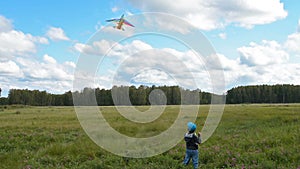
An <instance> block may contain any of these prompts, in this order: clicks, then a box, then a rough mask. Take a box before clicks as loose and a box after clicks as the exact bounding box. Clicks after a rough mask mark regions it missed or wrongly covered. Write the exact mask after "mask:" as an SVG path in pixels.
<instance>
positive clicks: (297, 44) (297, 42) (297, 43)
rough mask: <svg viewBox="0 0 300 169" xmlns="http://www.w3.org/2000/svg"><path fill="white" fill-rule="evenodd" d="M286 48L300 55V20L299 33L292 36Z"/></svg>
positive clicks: (299, 22)
mask: <svg viewBox="0 0 300 169" xmlns="http://www.w3.org/2000/svg"><path fill="white" fill-rule="evenodd" d="M284 46H285V47H286V48H287V49H288V50H289V51H291V52H295V53H297V55H300V20H298V27H297V32H295V33H293V34H290V35H289V36H288V38H287V40H286V42H285V44H284Z"/></svg>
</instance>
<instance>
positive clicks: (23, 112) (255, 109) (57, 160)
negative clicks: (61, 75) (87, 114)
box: [0, 104, 300, 169]
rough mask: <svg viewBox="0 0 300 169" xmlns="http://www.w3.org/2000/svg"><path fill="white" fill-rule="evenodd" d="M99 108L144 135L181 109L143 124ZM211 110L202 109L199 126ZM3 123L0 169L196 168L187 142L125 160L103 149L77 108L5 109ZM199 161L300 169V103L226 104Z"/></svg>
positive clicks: (0, 126) (225, 165)
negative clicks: (187, 159)
mask: <svg viewBox="0 0 300 169" xmlns="http://www.w3.org/2000/svg"><path fill="white" fill-rule="evenodd" d="M147 108H148V107H139V109H147ZM101 109H102V111H103V112H104V116H105V118H106V119H107V120H108V121H109V122H110V123H111V125H112V126H113V127H114V128H115V129H116V130H118V131H119V132H121V133H124V134H126V135H129V136H133V137H145V136H152V135H155V134H158V133H159V132H161V131H162V130H165V129H166V128H168V125H169V124H171V123H172V120H173V119H174V118H175V116H176V115H177V111H178V106H168V107H167V109H166V112H165V113H164V114H163V115H162V117H161V118H160V119H159V120H157V121H156V122H155V123H149V124H147V125H143V126H141V125H140V126H139V125H137V124H132V123H130V122H129V121H128V120H126V119H124V118H122V117H121V116H120V115H119V114H118V113H117V111H116V109H115V108H113V107H101ZM208 109H209V107H208V106H201V107H200V112H201V113H200V115H199V117H198V118H197V124H198V126H200V127H201V125H203V124H204V119H205V117H206V114H207V112H208ZM0 121H1V123H0V168H1V169H2V168H3V169H5V168H13V169H17V168H28V169H29V168H99V169H101V168H103V169H117V168H128V169H147V168H148V169H168V168H192V165H191V164H190V165H189V166H188V167H183V166H182V165H181V162H182V159H183V156H184V152H185V147H184V146H185V144H184V141H182V142H180V143H179V144H178V145H177V146H175V147H174V148H173V149H171V150H169V151H168V152H165V153H163V154H161V155H158V156H155V157H151V158H145V159H131V158H122V157H119V156H116V155H113V154H111V153H109V152H107V151H105V150H103V149H101V148H99V147H98V146H97V145H96V144H94V143H93V142H92V141H91V140H90V139H89V137H88V136H87V135H86V134H85V133H84V131H83V129H82V128H81V126H80V124H79V122H78V120H77V117H76V113H75V111H74V109H73V107H26V106H2V107H0ZM166 121H167V122H166ZM124 125H126V126H127V127H124ZM141 133H146V135H141ZM183 134H184V133H183ZM199 162H200V167H199V168H270V169H271V168H272V169H273V168H289V169H290V168H291V169H293V168H294V169H297V168H300V105H299V104H289V105H226V107H225V111H224V114H223V117H222V120H221V122H220V124H219V126H218V128H217V130H216V131H215V133H214V134H213V136H212V137H211V138H210V139H209V140H208V141H206V142H205V143H204V144H202V145H201V146H200V159H199Z"/></svg>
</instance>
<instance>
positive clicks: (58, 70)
mask: <svg viewBox="0 0 300 169" xmlns="http://www.w3.org/2000/svg"><path fill="white" fill-rule="evenodd" d="M299 7H300V1H296V0H284V1H283V0H282V1H279V0H264V1H259V0H228V1H226V3H225V1H221V0H211V1H204V0H190V1H188V3H187V1H185V0H177V1H174V0H172V1H171V0H165V1H160V0H152V1H140V0H90V1H87V2H83V1H79V2H74V1H70V0H63V1H57V0H51V1H38V0H27V1H19V0H10V1H0V88H1V89H2V93H1V96H4V97H5V96H7V95H8V92H9V89H30V90H34V89H37V90H46V91H47V92H50V93H64V92H66V91H69V90H73V86H74V78H76V77H74V73H76V72H80V71H78V70H80V64H81V63H80V62H82V60H83V61H84V60H85V59H86V60H89V61H93V60H90V58H92V56H90V55H96V56H98V58H99V59H98V60H97V61H101V62H97V63H95V65H96V66H97V70H94V72H91V75H93V77H87V76H85V80H86V79H90V80H87V81H89V82H93V83H86V84H85V85H90V86H88V87H100V88H111V87H112V86H113V85H140V84H145V85H152V84H154V85H163V84H166V85H178V84H179V85H180V86H183V87H185V88H191V89H193V88H199V89H201V90H205V91H212V90H213V89H212V88H213V86H214V83H215V82H216V81H218V79H222V77H219V76H213V75H214V74H213V73H211V72H216V71H218V72H219V71H220V66H211V65H210V63H211V61H213V62H218V63H219V62H220V64H221V68H222V73H223V75H224V89H225V90H224V91H226V90H228V89H231V88H232V87H236V86H241V85H260V84H271V85H272V84H294V85H299V84H300V45H299V44H300V12H299ZM147 12H159V13H158V14H154V13H150V14H149V13H147ZM164 13H165V14H164ZM122 14H125V17H126V19H127V20H128V21H130V22H131V23H132V24H134V25H135V27H134V28H131V27H127V26H124V28H125V31H121V30H116V29H114V28H113V24H112V23H107V22H106V20H107V19H111V18H118V17H120V16H121V15H122ZM166 14H168V15H169V16H168V15H166ZM176 17H178V18H176ZM146 31H152V32H154V33H152V34H151V33H143V32H146ZM195 32H197V33H196V34H195V35H197V36H194V38H191V39H186V40H188V41H189V42H191V43H193V44H196V43H199V46H201V45H202V42H207V41H208V42H209V43H210V44H211V46H213V47H214V51H215V54H214V56H197V53H196V54H195V53H193V51H194V49H193V48H190V47H188V46H186V45H184V43H182V39H185V38H186V37H188V35H189V34H194V33H195ZM138 33H140V34H138ZM141 33H142V34H141ZM159 33H162V34H159ZM169 35H170V36H169ZM201 35H203V36H204V38H203V37H202V36H201ZM122 37H123V40H122V41H118V39H121V38H122ZM200 37H201V38H200ZM192 46H193V45H192ZM198 54H199V53H198ZM204 55H205V54H204ZM199 58H200V59H199ZM201 58H202V59H204V61H203V60H202V61H201ZM206 59H207V60H206ZM213 65H215V64H213ZM81 73H82V72H81ZM78 74H80V73H78ZM212 79H214V80H212ZM79 88H80V86H79ZM74 89H75V88H74Z"/></svg>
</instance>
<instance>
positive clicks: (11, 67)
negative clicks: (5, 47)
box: [0, 60, 23, 77]
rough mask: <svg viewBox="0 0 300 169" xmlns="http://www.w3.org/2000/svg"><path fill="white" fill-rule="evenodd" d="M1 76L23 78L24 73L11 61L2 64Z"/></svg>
mask: <svg viewBox="0 0 300 169" xmlns="http://www.w3.org/2000/svg"><path fill="white" fill-rule="evenodd" d="M0 75H1V76H14V77H22V76H23V72H22V71H21V69H20V67H19V66H18V65H17V64H16V63H15V62H13V61H11V60H10V61H7V62H0Z"/></svg>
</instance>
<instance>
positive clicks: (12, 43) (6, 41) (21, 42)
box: [0, 30, 48, 58]
mask: <svg viewBox="0 0 300 169" xmlns="http://www.w3.org/2000/svg"><path fill="white" fill-rule="evenodd" d="M47 42H48V41H47V39H46V38H43V37H36V36H32V35H31V34H24V33H23V32H21V31H15V30H11V31H8V32H0V56H1V57H0V58H10V57H13V56H16V55H26V54H28V53H35V52H36V43H42V44H45V43H47Z"/></svg>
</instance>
